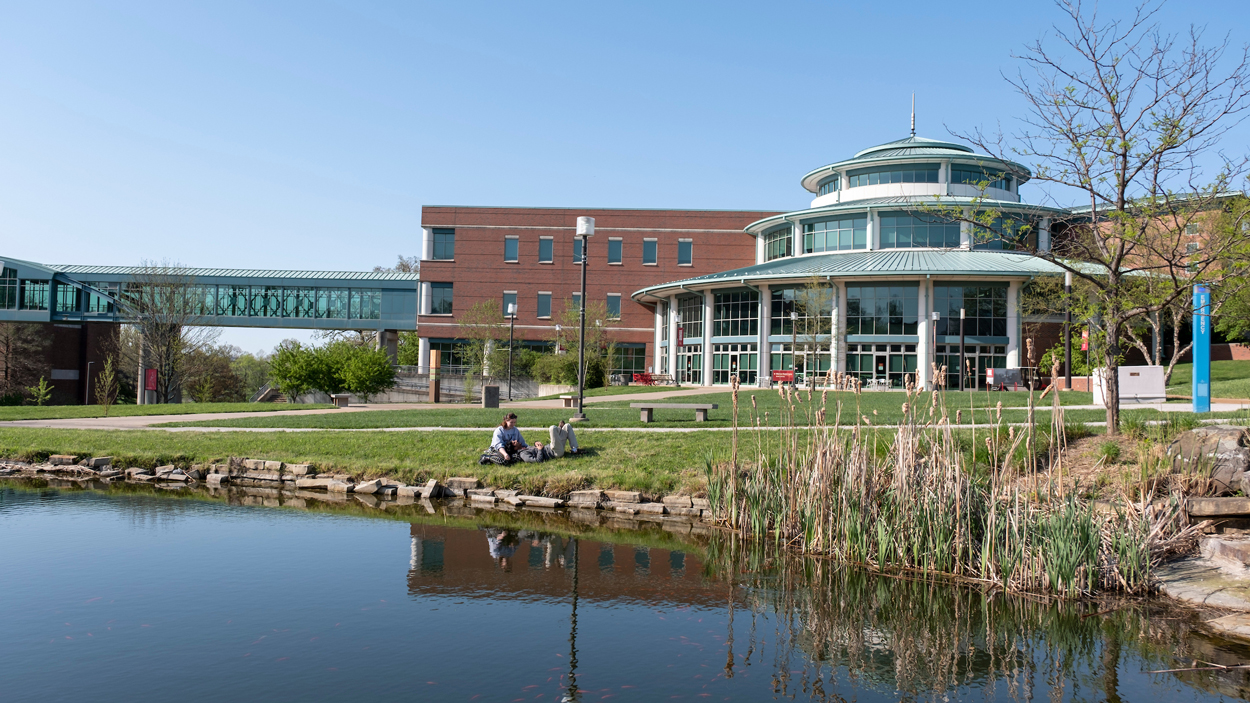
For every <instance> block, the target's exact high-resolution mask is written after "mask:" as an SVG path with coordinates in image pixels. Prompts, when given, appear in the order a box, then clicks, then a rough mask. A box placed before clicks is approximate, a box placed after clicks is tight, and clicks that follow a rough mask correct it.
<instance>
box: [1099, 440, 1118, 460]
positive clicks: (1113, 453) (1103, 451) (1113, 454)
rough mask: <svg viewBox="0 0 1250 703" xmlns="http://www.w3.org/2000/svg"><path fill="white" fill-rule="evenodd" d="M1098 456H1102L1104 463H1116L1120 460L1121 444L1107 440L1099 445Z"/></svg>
mask: <svg viewBox="0 0 1250 703" xmlns="http://www.w3.org/2000/svg"><path fill="white" fill-rule="evenodd" d="M1098 456H1100V457H1102V459H1103V462H1104V463H1107V464H1115V463H1117V462H1119V461H1120V445H1118V444H1116V443H1115V442H1112V441H1111V440H1107V441H1106V442H1103V443H1102V444H1100V445H1098Z"/></svg>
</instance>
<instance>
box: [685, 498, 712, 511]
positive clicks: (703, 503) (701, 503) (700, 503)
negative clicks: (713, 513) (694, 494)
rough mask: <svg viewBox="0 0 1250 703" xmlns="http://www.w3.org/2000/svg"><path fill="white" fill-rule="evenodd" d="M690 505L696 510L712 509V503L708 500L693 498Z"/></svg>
mask: <svg viewBox="0 0 1250 703" xmlns="http://www.w3.org/2000/svg"><path fill="white" fill-rule="evenodd" d="M690 504H691V505H692V506H693V507H696V508H704V509H707V508H710V507H712V501H710V500H708V499H707V498H691V499H690Z"/></svg>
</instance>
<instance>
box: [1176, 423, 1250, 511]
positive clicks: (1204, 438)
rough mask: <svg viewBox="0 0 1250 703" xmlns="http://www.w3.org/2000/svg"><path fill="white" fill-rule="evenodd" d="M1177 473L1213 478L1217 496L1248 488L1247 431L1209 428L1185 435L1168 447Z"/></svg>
mask: <svg viewBox="0 0 1250 703" xmlns="http://www.w3.org/2000/svg"><path fill="white" fill-rule="evenodd" d="M1168 456H1170V457H1172V467H1173V469H1174V470H1176V471H1181V472H1186V473H1192V472H1200V473H1202V474H1205V475H1207V476H1210V478H1211V483H1212V484H1213V485H1212V490H1213V492H1214V494H1215V495H1224V494H1227V493H1232V492H1234V491H1238V490H1244V488H1247V487H1250V486H1247V485H1246V483H1247V474H1246V472H1247V471H1250V447H1247V446H1246V428H1244V427H1235V426H1232V425H1210V426H1207V427H1197V428H1194V429H1192V430H1189V431H1188V432H1183V433H1181V435H1180V436H1179V437H1177V438H1176V439H1175V440H1173V441H1172V444H1170V445H1169V446H1168Z"/></svg>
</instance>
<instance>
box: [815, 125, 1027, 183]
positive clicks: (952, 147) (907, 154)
mask: <svg viewBox="0 0 1250 703" xmlns="http://www.w3.org/2000/svg"><path fill="white" fill-rule="evenodd" d="M911 158H921V159H923V160H930V161H931V160H933V159H936V158H942V159H952V160H955V161H959V162H963V163H974V164H978V165H984V164H987V163H993V164H1003V165H1005V166H1007V170H1010V171H1011V172H1013V173H1014V174H1015V175H1016V177H1017V178H1018V179H1019V180H1020V182H1021V183H1024V182H1026V181H1028V180H1029V179H1030V178H1031V177H1032V175H1033V172H1032V171H1030V170H1029V169H1028V167H1027V166H1025V165H1023V164H1018V163H1016V162H1014V161H1005V160H1003V159H998V158H995V157H993V156H990V155H989V154H978V153H976V152H974V151H973V150H972V149H970V148H968V147H966V146H964V145H963V144H956V143H954V142H944V141H940V140H937V139H925V138H924V137H916V136H911V137H907V138H906V139H898V140H895V141H892V142H886V143H885V144H878V145H877V146H873V147H868V148H867V149H864V150H862V151H860V152H857V153H856V154H855V156H853V157H851V158H850V159H847V160H845V161H838V162H836V163H832V164H829V165H828V166H821V167H820V168H818V169H814V170H812V171H810V172H808V173H807V174H806V175H804V176H803V178H802V179H801V180H800V183H802V185H803V188H805V189H807V190H809V191H811V192H813V193H815V192H816V189H817V188H818V187H819V186H820V180H821V179H822V178H825V177H827V176H829V175H831V174H832V172H833V171H834V170H837V169H842V168H847V167H851V166H866V165H869V164H872V163H876V162H880V161H896V160H899V159H911Z"/></svg>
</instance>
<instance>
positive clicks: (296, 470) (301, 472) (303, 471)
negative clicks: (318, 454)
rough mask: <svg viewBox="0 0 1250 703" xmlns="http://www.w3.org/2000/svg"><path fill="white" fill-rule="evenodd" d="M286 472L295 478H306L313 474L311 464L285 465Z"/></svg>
mask: <svg viewBox="0 0 1250 703" xmlns="http://www.w3.org/2000/svg"><path fill="white" fill-rule="evenodd" d="M286 470H287V471H288V472H289V473H291V474H293V475H295V476H307V475H308V474H311V473H314V470H313V466H312V464H287V465H286Z"/></svg>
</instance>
